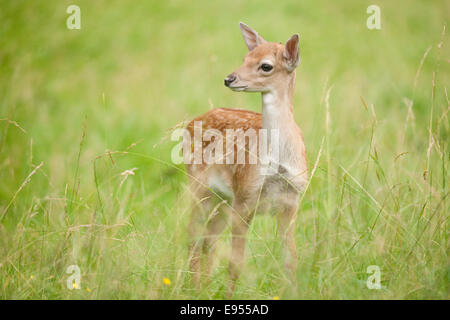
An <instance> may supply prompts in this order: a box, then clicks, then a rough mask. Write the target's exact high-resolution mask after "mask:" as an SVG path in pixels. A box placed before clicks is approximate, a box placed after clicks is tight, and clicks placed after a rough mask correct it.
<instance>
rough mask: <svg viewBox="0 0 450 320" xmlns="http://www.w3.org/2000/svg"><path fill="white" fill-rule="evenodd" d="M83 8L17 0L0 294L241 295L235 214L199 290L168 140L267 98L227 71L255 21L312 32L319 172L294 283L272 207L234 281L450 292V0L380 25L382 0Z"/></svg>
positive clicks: (3, 68) (298, 107) (417, 4)
mask: <svg viewBox="0 0 450 320" xmlns="http://www.w3.org/2000/svg"><path fill="white" fill-rule="evenodd" d="M69 4H72V1H13V2H12V1H2V3H1V10H0V21H1V25H2V28H0V37H1V39H2V40H3V41H2V46H1V48H0V119H1V120H0V181H1V182H0V297H1V298H2V299H75V298H83V299H117V298H123V299H128V298H130V299H131V298H143V299H175V298H178V299H187V298H193V299H202V298H205V299H220V298H224V297H225V291H226V283H227V261H228V255H229V251H230V230H229V228H228V229H227V230H226V232H225V233H224V234H223V236H222V237H221V239H220V241H219V243H218V249H217V259H216V264H215V266H214V272H213V274H214V276H213V279H212V281H211V283H210V284H208V285H204V286H203V287H202V288H201V289H200V290H195V289H194V288H193V286H192V285H191V282H190V274H189V269H188V262H187V256H188V252H187V242H186V241H187V239H186V224H187V221H188V217H189V210H188V206H187V203H188V202H189V197H188V194H187V190H186V183H187V179H186V175H185V170H184V167H183V166H176V165H174V164H172V162H171V161H170V151H171V148H172V146H173V143H172V142H170V141H168V139H166V137H167V134H168V132H170V128H171V127H173V126H175V125H176V124H177V123H179V122H181V121H183V120H186V119H190V118H192V117H193V116H194V115H197V114H199V113H201V112H205V111H207V110H208V109H209V108H210V107H211V106H215V107H243V108H248V109H252V110H257V111H259V110H260V97H259V95H256V94H237V93H233V92H231V91H229V90H226V89H225V88H224V87H223V86H222V81H223V80H222V79H223V77H224V76H225V75H226V74H228V73H229V72H231V71H232V70H233V69H234V68H235V67H236V66H238V65H239V64H240V63H241V61H242V57H243V55H244V54H245V52H246V48H245V45H244V43H243V42H242V39H241V35H240V33H239V28H238V21H241V20H242V21H244V22H246V23H248V24H249V25H250V26H252V27H253V28H255V29H256V30H258V31H259V32H260V33H261V34H262V35H263V36H264V37H265V38H266V39H268V40H271V41H285V40H287V39H288V38H289V36H290V35H291V34H292V33H295V32H298V33H300V35H301V41H300V42H301V55H302V61H301V64H300V67H299V69H298V71H297V87H296V93H295V97H294V109H295V110H294V112H295V117H296V120H297V122H298V124H299V125H300V127H302V129H303V132H304V135H305V140H306V146H307V154H308V158H309V166H310V173H311V179H310V183H309V186H308V190H307V192H306V193H305V194H304V195H303V196H302V198H301V208H300V210H299V219H298V221H297V224H296V241H297V246H298V250H299V257H300V258H299V259H300V261H299V268H298V272H297V283H296V284H295V285H292V284H291V283H290V282H289V281H288V280H287V278H286V277H285V276H284V274H283V264H282V261H281V244H280V242H279V239H278V237H277V235H276V229H277V228H276V219H275V218H274V217H273V216H270V215H266V216H258V217H256V218H255V220H254V222H253V224H252V226H251V228H250V232H249V236H248V243H247V251H246V254H247V257H246V261H247V263H246V267H245V270H244V271H243V273H242V276H241V278H240V280H239V283H238V286H237V289H236V293H235V297H236V298H243V299H247V298H252V299H271V298H272V297H274V296H279V297H280V298H282V299H294V298H304V299H364V298H367V299H390V298H395V299H433V298H436V299H448V298H449V270H450V269H449V268H450V265H449V258H448V253H449V227H448V218H449V199H448V192H449V191H448V177H449V174H448V166H449V146H448V141H449V116H448V112H449V98H448V90H449V89H448V83H449V76H450V72H449V71H450V67H449V61H448V59H449V53H450V51H449V49H448V43H449V41H448V30H445V28H444V26H445V25H446V23H447V21H448V16H449V15H448V14H449V12H450V10H449V9H450V7H449V3H448V2H445V1H435V2H433V3H429V2H427V1H414V2H409V1H408V2H407V1H395V2H392V3H391V2H385V1H382V2H380V3H379V5H380V7H381V16H382V29H381V30H378V31H374V30H368V29H367V28H366V21H365V20H366V18H367V15H366V13H365V12H366V8H367V6H368V5H370V4H373V3H372V2H369V1H339V2H335V1H308V2H303V1H302V2H299V1H294V0H292V1H286V2H283V3H276V4H274V3H273V2H270V1H253V0H252V1H247V2H245V3H242V2H241V1H228V2H227V3H225V2H224V3H219V2H214V3H213V2H210V1H202V2H195V4H194V3H191V2H184V1H169V2H156V1H154V2H153V1H149V2H145V3H143V2H139V3H133V4H130V3H128V2H123V1H95V2H93V1H77V4H78V5H79V6H80V8H81V15H82V28H81V30H67V29H66V27H65V19H66V18H67V16H68V15H67V14H66V8H67V6H68V5H69ZM331 88H332V89H331ZM70 265H77V266H79V267H80V270H81V286H80V289H79V290H69V289H68V288H67V287H66V280H67V278H68V277H69V274H67V273H66V270H67V267H68V266H70ZM371 265H376V266H378V267H379V268H380V271H381V280H382V281H381V284H382V288H381V289H380V290H370V289H368V288H367V286H366V280H367V278H368V277H369V274H368V273H367V267H368V266H371ZM163 278H168V279H170V285H167V282H166V284H165V283H164V282H163Z"/></svg>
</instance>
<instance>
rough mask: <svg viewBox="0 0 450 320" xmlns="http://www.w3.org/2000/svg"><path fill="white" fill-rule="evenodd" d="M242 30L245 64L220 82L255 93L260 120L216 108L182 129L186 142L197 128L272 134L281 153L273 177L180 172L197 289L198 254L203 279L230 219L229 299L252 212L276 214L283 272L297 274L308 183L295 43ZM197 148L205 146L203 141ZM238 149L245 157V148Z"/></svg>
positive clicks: (254, 171)
mask: <svg viewBox="0 0 450 320" xmlns="http://www.w3.org/2000/svg"><path fill="white" fill-rule="evenodd" d="M240 29H241V32H242V35H243V37H244V41H245V43H246V45H247V47H248V49H249V52H248V53H247V55H246V56H245V58H244V63H243V65H242V66H240V67H239V68H238V69H237V70H236V71H234V72H233V73H231V74H230V75H228V76H227V77H226V78H225V86H227V87H228V88H230V89H231V90H233V91H239V92H240V91H244V92H261V95H262V113H256V112H252V111H246V110H241V109H225V108H219V109H213V110H211V111H209V112H207V113H205V114H203V115H201V116H199V117H197V118H195V119H194V120H192V121H191V122H190V123H189V124H188V125H187V129H188V130H189V132H190V134H191V135H192V134H193V132H194V130H195V124H196V123H200V121H201V127H202V128H203V129H214V130H216V131H218V132H219V133H221V134H222V135H225V132H226V130H228V129H240V130H243V131H244V132H245V131H246V130H254V131H256V132H259V131H261V130H262V129H266V130H276V131H277V132H278V140H277V141H270V139H269V143H270V144H271V146H275V145H276V147H277V148H278V150H279V154H278V161H277V163H276V165H277V170H276V171H272V172H271V173H269V174H267V172H266V173H264V174H263V173H262V169H263V168H262V167H263V166H262V164H261V161H259V160H258V161H257V163H239V164H236V163H231V164H229V163H225V164H224V163H212V164H211V163H206V162H205V161H202V162H200V163H192V164H187V165H186V169H187V173H188V175H189V189H190V192H191V194H192V196H193V208H192V213H191V218H190V222H189V226H188V233H189V237H190V268H191V271H192V273H193V280H194V283H195V284H196V285H197V286H198V285H199V283H200V273H201V271H204V270H203V269H204V267H203V266H202V265H203V264H202V263H201V261H202V259H201V255H202V252H203V253H204V254H205V255H206V256H207V260H206V262H207V265H206V275H209V274H210V272H211V267H212V262H213V260H212V256H213V251H214V246H215V243H216V240H217V238H218V237H219V235H220V234H221V232H222V231H223V230H224V229H225V227H226V226H227V224H228V223H227V221H228V218H227V217H229V216H231V232H232V249H231V256H230V261H229V277H230V280H229V285H228V296H231V295H232V294H233V291H234V288H235V283H236V280H237V279H238V277H239V274H240V272H241V270H242V268H243V266H244V260H245V259H244V252H245V240H246V235H247V231H248V228H249V225H250V223H251V221H252V218H253V216H254V214H255V212H256V211H257V212H260V211H265V212H267V211H272V212H274V213H275V214H276V217H277V220H278V230H279V233H280V235H281V237H282V240H283V256H284V258H285V264H284V266H285V268H286V269H287V271H288V272H289V273H290V274H291V275H295V271H296V268H297V250H296V246H295V241H294V224H295V220H296V216H297V209H298V202H299V201H298V200H299V195H300V194H301V192H302V191H303V190H304V188H305V186H306V183H307V176H308V173H307V160H306V154H305V146H304V141H303V135H302V132H301V130H300V128H299V127H298V126H297V124H296V123H295V120H294V115H293V109H292V98H293V93H294V87H295V69H296V68H297V66H298V63H299V60H300V57H299V36H298V34H295V35H293V36H292V37H291V38H290V39H289V40H288V41H287V42H286V44H285V45H283V44H279V43H273V42H267V41H265V40H264V39H263V38H262V37H261V36H260V35H258V33H257V32H256V31H254V30H253V29H251V28H250V27H248V26H247V25H245V24H244V23H240ZM202 144H203V146H207V145H208V141H203V142H202ZM244 147H245V148H246V152H247V155H248V143H247V142H246V143H245V146H244ZM205 150H206V149H205ZM271 150H272V149H271ZM216 151H217V150H216ZM204 156H206V155H205V154H204ZM269 158H270V159H271V153H270V152H269ZM217 195H223V196H224V197H225V196H226V195H228V196H229V197H230V198H231V199H232V205H231V206H230V205H229V204H228V203H227V202H226V201H221V202H220V201H219V203H217V199H218V196H217ZM220 198H221V197H220ZM201 269H202V270H201Z"/></svg>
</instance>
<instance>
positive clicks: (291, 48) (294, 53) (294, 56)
mask: <svg viewBox="0 0 450 320" xmlns="http://www.w3.org/2000/svg"><path fill="white" fill-rule="evenodd" d="M299 39H300V37H299V35H298V34H294V35H293V36H292V37H291V38H290V39H289V40H288V41H287V42H286V44H285V45H284V52H283V59H284V61H285V63H286V68H287V69H288V71H289V72H292V71H294V70H295V68H297V66H298V63H299V62H300V54H299V52H300V50H299V48H298V42H299Z"/></svg>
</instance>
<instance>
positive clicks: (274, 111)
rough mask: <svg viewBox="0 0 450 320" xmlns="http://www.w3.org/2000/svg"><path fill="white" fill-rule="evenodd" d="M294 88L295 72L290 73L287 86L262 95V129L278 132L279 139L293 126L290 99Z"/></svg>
mask: <svg viewBox="0 0 450 320" xmlns="http://www.w3.org/2000/svg"><path fill="white" fill-rule="evenodd" d="M294 87H295V71H294V72H293V73H292V75H291V78H290V79H289V81H288V83H287V85H286V84H284V85H283V86H279V87H278V88H275V89H273V90H271V91H268V92H263V93H262V116H263V124H262V125H263V128H264V129H267V130H271V129H278V130H280V137H282V136H284V134H283V133H284V132H285V131H286V130H290V129H291V126H295V121H294V114H293V110H292V98H293V95H294Z"/></svg>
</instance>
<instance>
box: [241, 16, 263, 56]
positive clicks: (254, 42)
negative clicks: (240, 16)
mask: <svg viewBox="0 0 450 320" xmlns="http://www.w3.org/2000/svg"><path fill="white" fill-rule="evenodd" d="M239 27H240V28H241V32H242V36H243V37H244V41H245V44H246V45H247V47H248V50H249V51H252V50H253V49H255V48H256V47H257V46H259V45H260V44H263V43H265V42H266V40H264V39H263V38H262V37H261V36H260V35H259V34H258V33H257V32H256V31H255V30H253V29H252V28H250V27H249V26H247V25H246V24H245V23H242V22H239Z"/></svg>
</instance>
